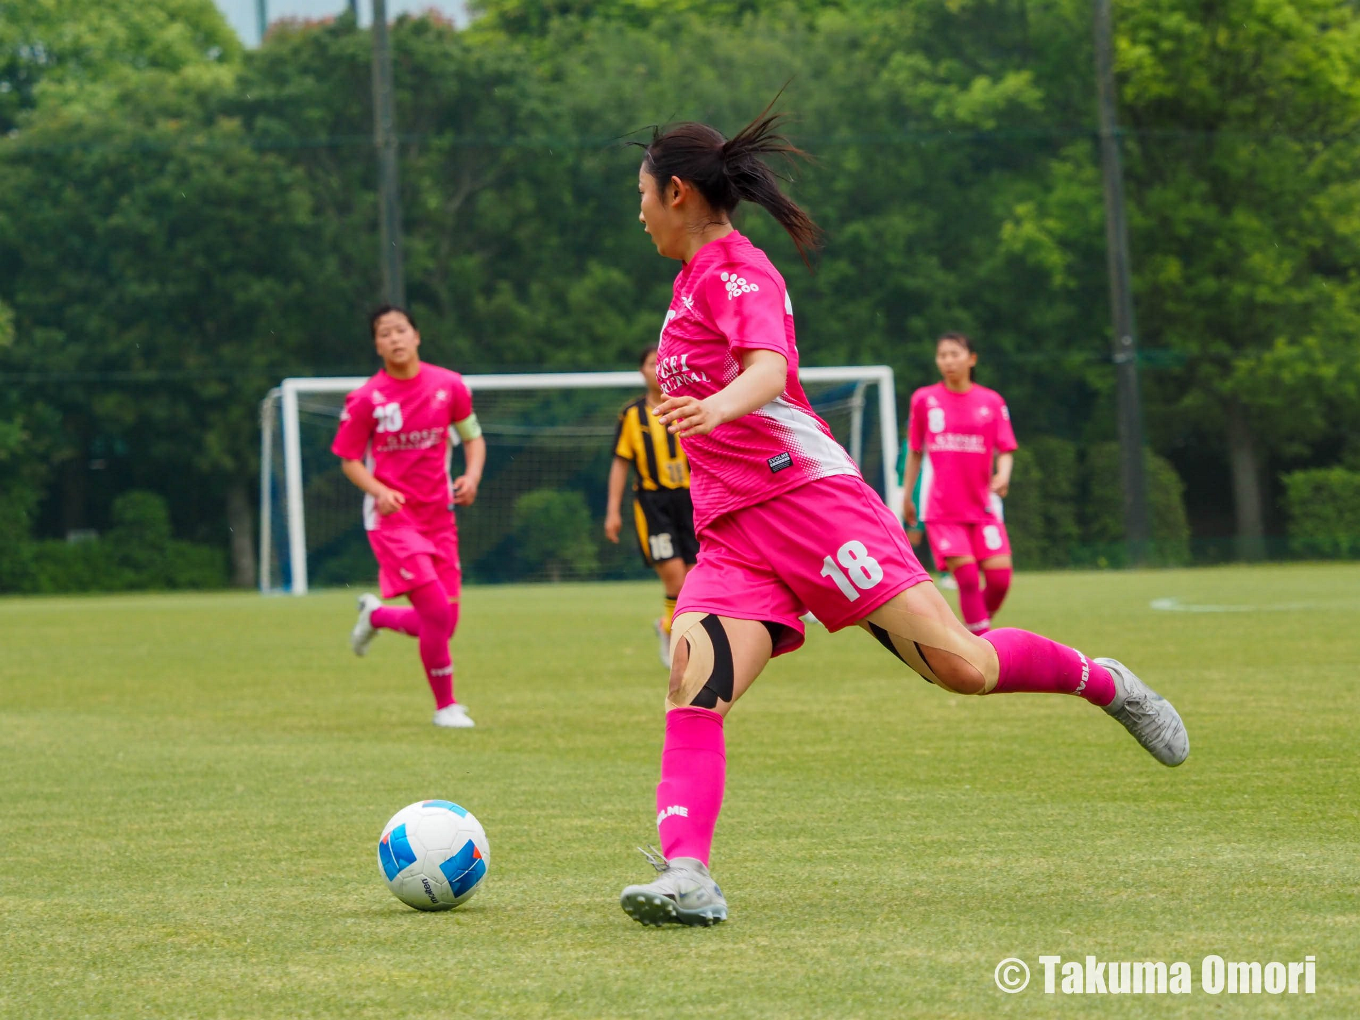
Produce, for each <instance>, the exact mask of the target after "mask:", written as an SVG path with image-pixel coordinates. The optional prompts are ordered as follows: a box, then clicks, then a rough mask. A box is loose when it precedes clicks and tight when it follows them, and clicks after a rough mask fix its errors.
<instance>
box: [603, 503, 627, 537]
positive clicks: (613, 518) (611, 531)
mask: <svg viewBox="0 0 1360 1020" xmlns="http://www.w3.org/2000/svg"><path fill="white" fill-rule="evenodd" d="M622 528H623V517H622V516H621V515H620V514H619V512H618V511H617V510H610V511H609V512H608V513H606V514H605V515H604V537H605V538H607V539H609V541H611V542H613V543H614V544H615V545H618V544H619V531H620V530H621V529H622Z"/></svg>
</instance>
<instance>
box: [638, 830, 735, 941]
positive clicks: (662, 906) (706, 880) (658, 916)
mask: <svg viewBox="0 0 1360 1020" xmlns="http://www.w3.org/2000/svg"><path fill="white" fill-rule="evenodd" d="M638 850H639V851H641V852H642V854H643V856H644V857H646V858H647V863H649V864H650V865H651V866H652V867H654V868H656V870H657V871H658V872H660V877H658V878H657V880H656V881H655V882H648V883H647V884H646V885H630V886H629V887H628V888H627V889H625V890H623V894H622V895H621V896H620V897H619V904H620V905H621V906H622V907H623V910H624V912H625V913H626V914H627V915H628V916H629V917H631V918H632V919H633V920H634V921H637V922H638V923H640V924H654V925H656V926H657V927H658V928H659V927H661V926H662V925H663V924H697V925H702V926H703V927H705V928H706V927H708V926H709V925H712V924H717V923H718V922H719V921H726V920H727V900H725V899H724V898H723V894H722V890H721V889H719V888H718V883H717V882H715V881H713V877H712V876H711V875H709V873H708V868H706V867H705V866H704V865H703V864H702V863H701V862H700V861H698V860H696V859H695V858H693V857H676V858H675V859H674V860H669V861H668V860H666V858H665V857H663V856H661V854H660V853H657V852H655V851H651V852H649V851H647V850H643V849H642V847H638Z"/></svg>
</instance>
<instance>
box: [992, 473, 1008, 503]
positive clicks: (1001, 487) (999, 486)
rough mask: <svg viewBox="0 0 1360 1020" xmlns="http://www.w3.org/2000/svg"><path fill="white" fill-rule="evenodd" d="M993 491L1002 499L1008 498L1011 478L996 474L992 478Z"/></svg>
mask: <svg viewBox="0 0 1360 1020" xmlns="http://www.w3.org/2000/svg"><path fill="white" fill-rule="evenodd" d="M992 491H993V492H995V493H996V494H997V495H998V496H1000V497H1001V498H1002V499H1005V498H1006V493H1008V492H1010V491H1011V483H1010V479H1008V478H1002V477H1001V476H1000V475H996V476H994V477H993V478H992Z"/></svg>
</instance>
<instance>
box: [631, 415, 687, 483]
mask: <svg viewBox="0 0 1360 1020" xmlns="http://www.w3.org/2000/svg"><path fill="white" fill-rule="evenodd" d="M614 456H615V457H622V458H623V459H624V460H626V461H629V462H631V463H632V465H633V468H634V469H635V471H636V472H637V475H636V479H635V480H634V482H633V489H634V490H637V489H643V490H645V491H647V492H655V491H656V490H657V489H688V488H689V460H688V459H687V458H686V457H685V451H684V450H683V449H681V448H680V440H678V439H676V438H675V436H673V435H671V433H670V432H669V431H668V430H667V428H666V426H664V425H662V424H661V422H659V421H658V420H657V417H656V415H655V414H653V413H652V411H651V409H650V408H648V407H647V398H646V397H639V398H638V399H637V400H634V401H633V402H632V403H630V404H628V405H627V406H626V407H625V408H624V409H623V410H622V411H620V412H619V425H618V428H617V429H616V430H615V432H614Z"/></svg>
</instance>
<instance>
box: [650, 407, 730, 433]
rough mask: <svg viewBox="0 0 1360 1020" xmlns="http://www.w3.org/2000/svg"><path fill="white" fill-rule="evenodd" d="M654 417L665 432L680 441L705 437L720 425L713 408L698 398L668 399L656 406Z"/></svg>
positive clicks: (720, 421)
mask: <svg viewBox="0 0 1360 1020" xmlns="http://www.w3.org/2000/svg"><path fill="white" fill-rule="evenodd" d="M656 416H657V419H658V420H659V421H660V422H661V424H662V425H665V426H666V431H668V432H670V434H671V435H673V436H679V437H680V438H681V439H684V438H685V437H686V436H706V435H708V434H709V433H710V432H712V431H713V430H714V429H715V428H717V427H718V426H719V425H721V424H722V420H721V419H720V418H719V417H718V415H717V414H716V413H715V412H714V410H713V408H712V407H710V406H709V405H708V403H707V402H706V401H703V400H700V399H699V398H698V397H669V398H668V399H666V400H663V401H661V403H659V404H657V405H656Z"/></svg>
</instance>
